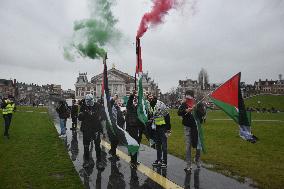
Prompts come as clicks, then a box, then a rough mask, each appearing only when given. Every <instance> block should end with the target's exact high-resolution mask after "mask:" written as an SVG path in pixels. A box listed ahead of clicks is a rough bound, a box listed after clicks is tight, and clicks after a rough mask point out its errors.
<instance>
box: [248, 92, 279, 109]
mask: <svg viewBox="0 0 284 189" xmlns="http://www.w3.org/2000/svg"><path fill="white" fill-rule="evenodd" d="M258 102H259V103H258ZM245 104H246V107H253V108H266V109H271V108H272V107H274V108H276V109H277V110H280V111H282V112H283V111H284V95H281V96H276V95H258V96H254V97H251V98H248V99H246V100H245Z"/></svg>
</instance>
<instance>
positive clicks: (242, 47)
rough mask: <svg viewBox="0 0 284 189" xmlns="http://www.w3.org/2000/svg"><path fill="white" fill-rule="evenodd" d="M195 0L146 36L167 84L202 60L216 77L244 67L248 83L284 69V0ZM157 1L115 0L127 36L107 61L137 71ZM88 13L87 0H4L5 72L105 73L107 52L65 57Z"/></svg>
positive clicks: (0, 15) (151, 59) (0, 56)
mask: <svg viewBox="0 0 284 189" xmlns="http://www.w3.org/2000/svg"><path fill="white" fill-rule="evenodd" d="M194 2H195V6H194V8H192V3H194ZM194 2H192V1H191V2H190V1H187V3H186V4H185V5H184V6H183V7H182V8H181V9H179V10H172V11H170V13H169V14H168V15H167V16H166V17H165V21H164V23H163V24H161V25H159V26H157V27H155V28H151V29H149V30H148V31H147V32H146V33H145V35H144V36H143V37H142V39H141V44H142V59H143V70H144V71H149V74H150V76H151V77H152V78H154V79H155V82H157V83H158V84H159V87H160V88H161V89H162V92H166V91H167V90H169V89H170V88H171V87H176V86H177V84H178V80H180V79H186V78H191V79H197V75H198V72H199V71H200V70H201V68H202V67H203V68H205V69H206V70H207V72H208V74H209V81H210V82H217V83H220V82H223V81H225V80H226V79H228V78H229V77H231V76H232V75H233V74H235V73H237V72H239V71H241V72H242V81H245V82H247V83H253V82H254V81H255V80H258V79H259V78H262V79H266V78H268V79H277V78H278V74H280V73H282V74H283V72H284V1H283V0H273V1H271V0H252V1H247V0H239V1H230V0H216V1H204V0H199V1H194ZM151 5H152V2H151V1H150V0H117V3H116V6H115V7H114V9H113V12H114V14H115V16H116V17H117V18H118V19H119V22H118V24H117V27H118V28H119V29H120V30H121V31H122V33H123V34H124V36H123V39H122V40H121V41H120V43H119V44H116V45H115V46H109V47H106V50H107V51H108V57H109V59H108V63H109V67H111V65H112V64H113V63H114V64H115V65H116V68H117V69H120V70H122V71H124V72H127V73H130V74H132V73H134V70H135V60H136V59H135V45H134V40H135V36H136V31H137V29H138V26H139V23H140V20H141V17H142V15H143V14H144V13H145V12H146V11H149V10H150V8H151ZM88 15H89V14H88V9H87V2H86V0H82V1H77V0H60V1H58V0H45V1H43V0H21V1H16V0H0V41H1V45H0V78H6V79H9V78H16V79H17V80H19V81H24V82H28V83H38V84H47V83H56V84H61V85H62V86H63V88H64V89H67V88H72V89H74V83H75V80H76V77H77V75H78V73H79V71H80V72H88V76H89V79H90V78H91V76H93V75H94V74H98V73H100V72H101V71H102V61H101V60H88V59H82V58H80V57H79V58H77V60H76V61H75V62H68V61H66V60H64V58H63V50H62V47H63V46H64V43H65V42H66V41H67V39H68V38H69V37H71V36H72V33H73V28H72V27H73V22H74V21H75V20H80V19H84V18H88Z"/></svg>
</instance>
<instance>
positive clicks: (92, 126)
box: [78, 103, 102, 135]
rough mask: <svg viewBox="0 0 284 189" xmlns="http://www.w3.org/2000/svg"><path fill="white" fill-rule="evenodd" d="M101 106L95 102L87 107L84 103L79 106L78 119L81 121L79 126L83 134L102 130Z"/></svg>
mask: <svg viewBox="0 0 284 189" xmlns="http://www.w3.org/2000/svg"><path fill="white" fill-rule="evenodd" d="M101 119H102V108H101V105H100V104H98V103H95V104H94V105H93V106H91V107H89V106H86V105H83V106H81V108H80V113H79V116H78V120H79V121H82V123H81V127H82V131H83V134H90V135H92V134H93V133H95V132H102V125H101Z"/></svg>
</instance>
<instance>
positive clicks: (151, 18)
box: [136, 0, 179, 38]
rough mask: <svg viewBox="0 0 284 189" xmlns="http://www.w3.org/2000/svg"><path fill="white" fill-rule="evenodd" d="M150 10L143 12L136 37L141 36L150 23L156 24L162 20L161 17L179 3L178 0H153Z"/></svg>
mask: <svg viewBox="0 0 284 189" xmlns="http://www.w3.org/2000/svg"><path fill="white" fill-rule="evenodd" d="M153 3H154V5H153V7H152V10H151V11H150V12H148V13H145V14H144V16H143V17H142V20H141V22H140V26H139V29H138V31H137V35H136V37H137V38H140V37H142V36H143V34H144V33H145V32H146V31H147V30H148V28H149V26H150V25H157V24H159V23H161V22H162V21H163V17H164V16H165V15H166V14H168V11H169V10H170V9H172V8H174V7H175V6H176V5H178V4H179V0H153Z"/></svg>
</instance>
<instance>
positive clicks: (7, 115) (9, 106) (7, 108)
mask: <svg viewBox="0 0 284 189" xmlns="http://www.w3.org/2000/svg"><path fill="white" fill-rule="evenodd" d="M1 108H2V114H3V118H4V126H5V129H4V137H6V138H8V139H9V138H10V135H9V128H10V125H11V121H12V117H13V113H14V111H15V109H16V107H15V103H14V101H13V96H11V95H9V96H8V99H6V98H4V99H3V102H2V104H1Z"/></svg>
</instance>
